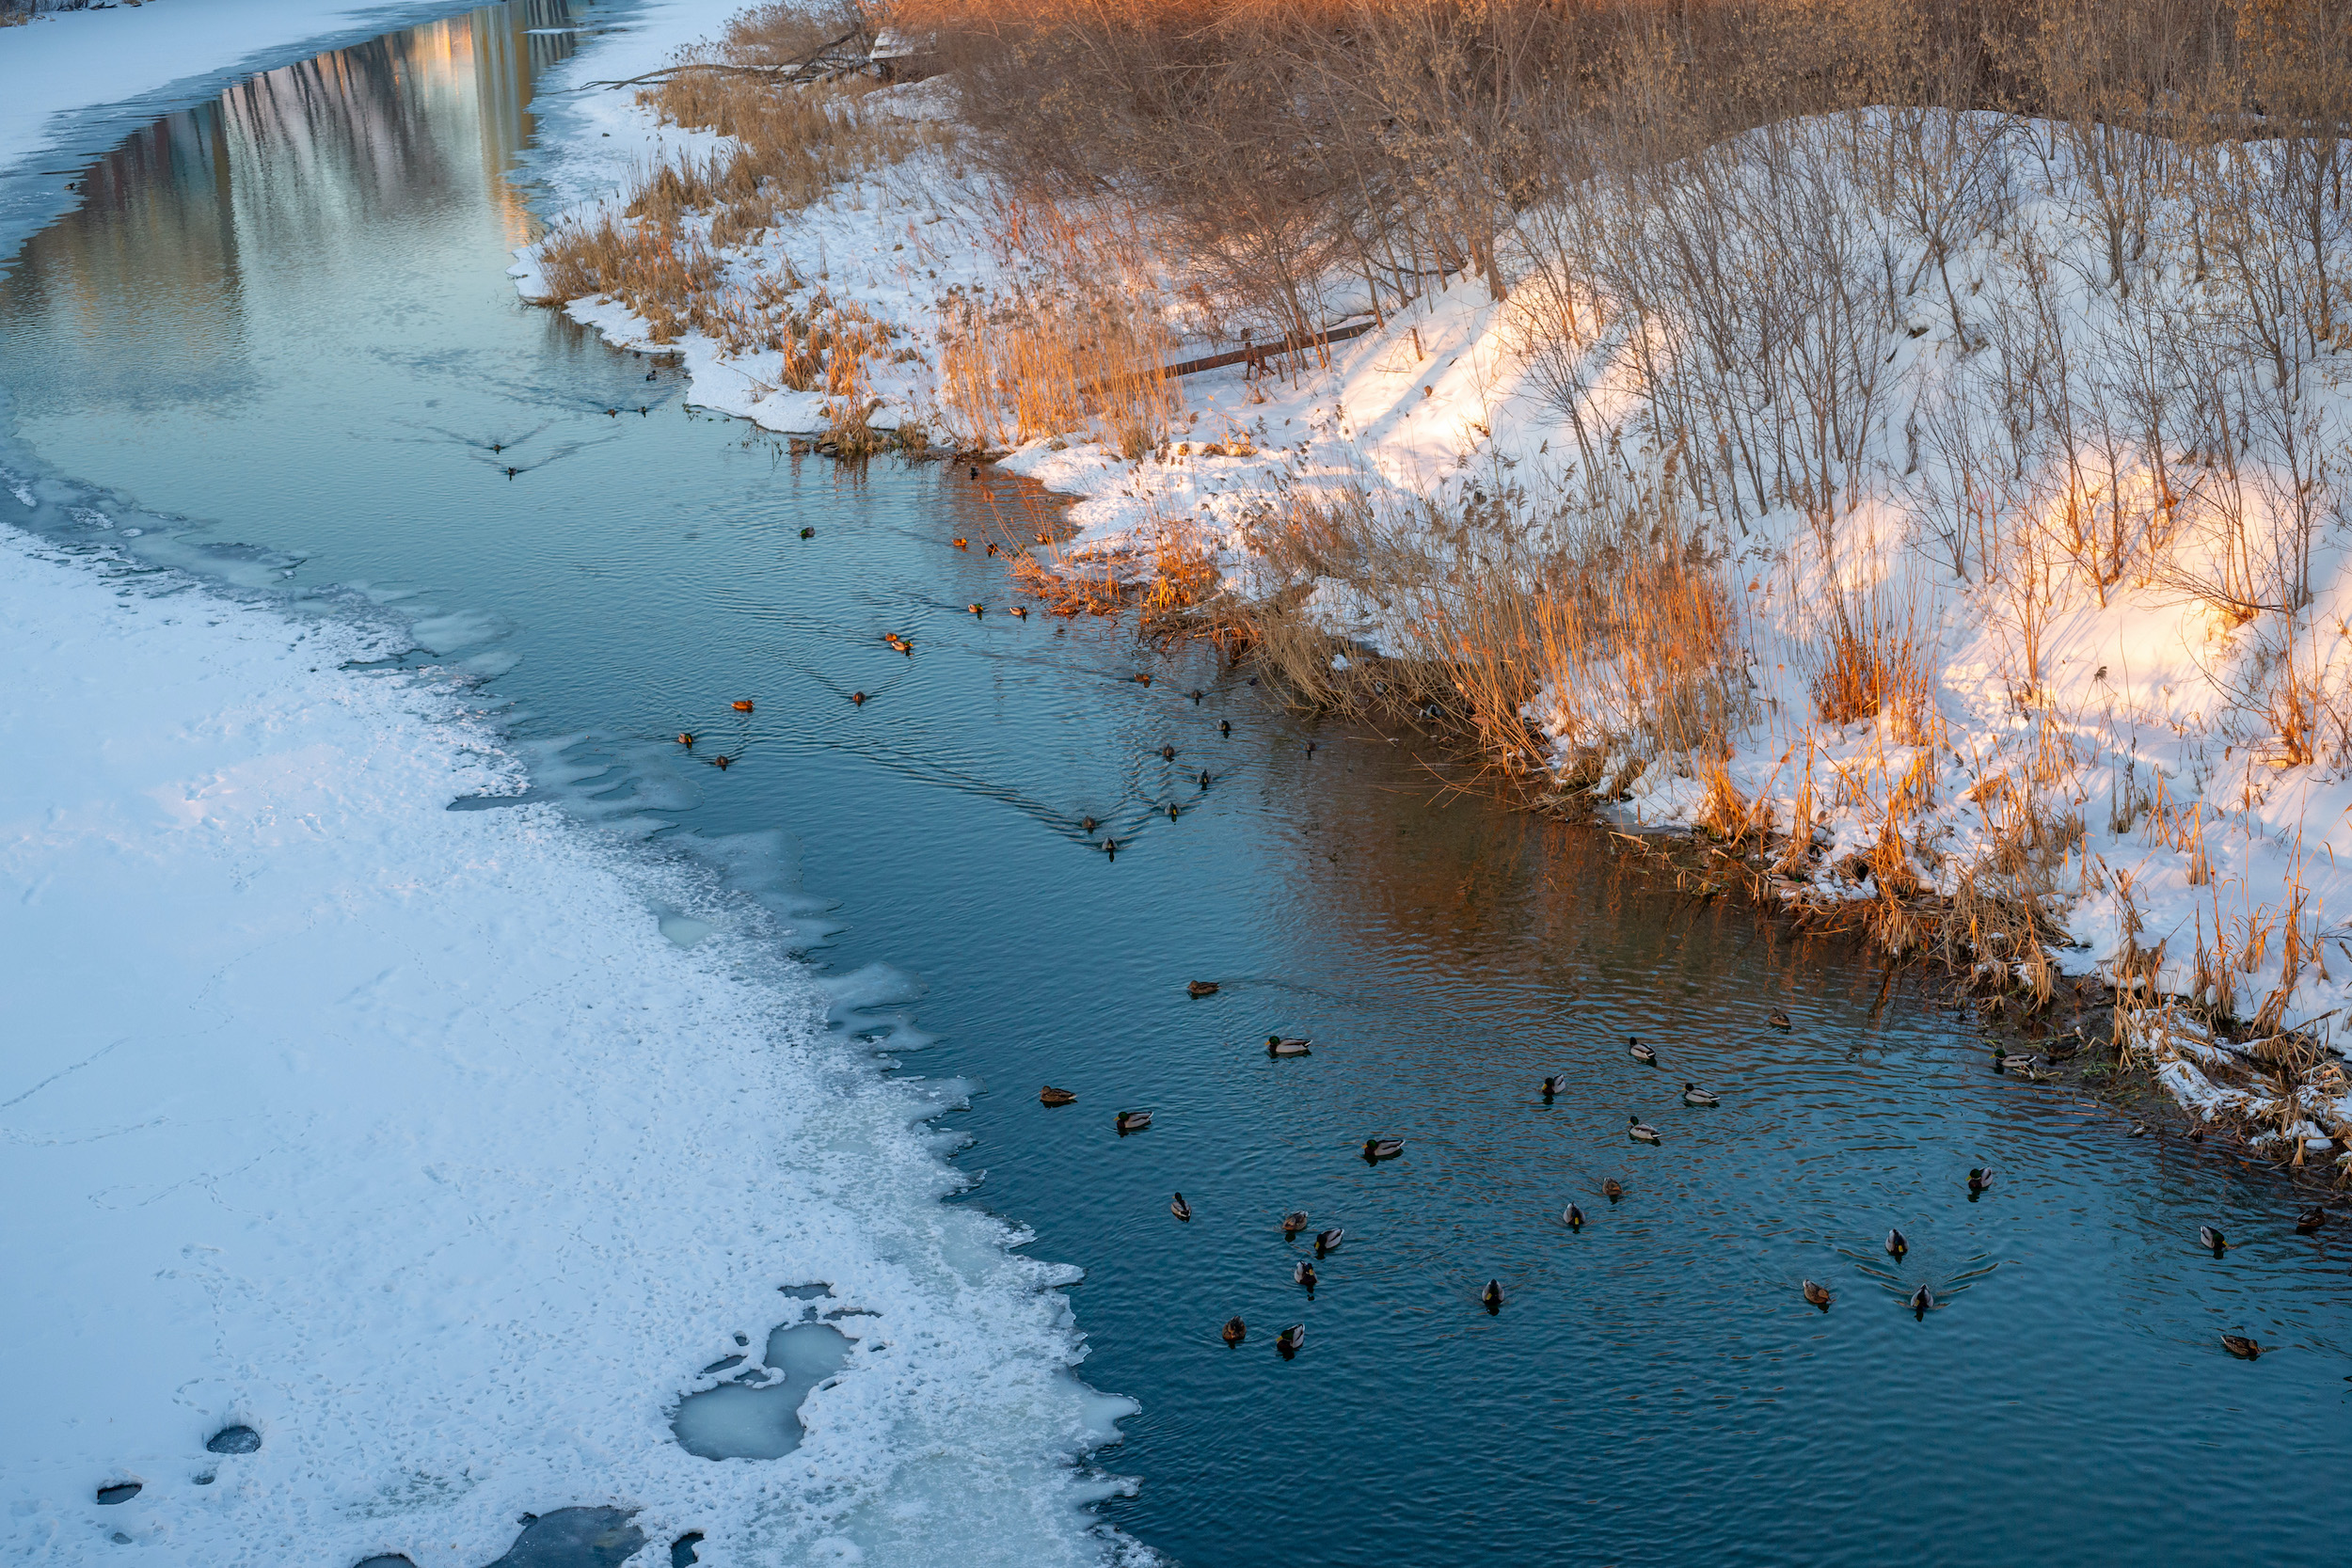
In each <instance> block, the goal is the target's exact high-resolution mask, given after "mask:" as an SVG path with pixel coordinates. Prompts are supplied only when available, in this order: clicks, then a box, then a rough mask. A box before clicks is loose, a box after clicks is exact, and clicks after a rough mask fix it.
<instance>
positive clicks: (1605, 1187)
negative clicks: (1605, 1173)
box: [1600, 1177, 1625, 1203]
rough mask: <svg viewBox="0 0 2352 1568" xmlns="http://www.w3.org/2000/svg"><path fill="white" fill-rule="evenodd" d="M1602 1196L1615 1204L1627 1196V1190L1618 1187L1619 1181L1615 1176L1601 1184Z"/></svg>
mask: <svg viewBox="0 0 2352 1568" xmlns="http://www.w3.org/2000/svg"><path fill="white" fill-rule="evenodd" d="M1600 1196H1603V1197H1605V1198H1607V1199H1608V1200H1609V1201H1610V1202H1612V1203H1614V1202H1616V1201H1617V1199H1619V1198H1621V1197H1623V1196H1625V1189H1624V1188H1623V1187H1620V1186H1618V1185H1617V1179H1616V1178H1615V1177H1611V1178H1610V1179H1609V1180H1606V1181H1604V1182H1602V1183H1601V1184H1600Z"/></svg>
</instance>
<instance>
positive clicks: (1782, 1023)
mask: <svg viewBox="0 0 2352 1568" xmlns="http://www.w3.org/2000/svg"><path fill="white" fill-rule="evenodd" d="M1764 1022H1766V1023H1768V1024H1770V1025H1771V1026H1772V1027H1773V1028H1775V1029H1778V1030H1780V1031H1781V1032H1782V1033H1783V1034H1786V1033H1788V1030H1789V1029H1790V1028H1791V1027H1792V1025H1791V1024H1790V1023H1789V1022H1788V1014H1787V1013H1784V1012H1782V1011H1781V1010H1780V1009H1779V1008H1778V1007H1774V1008H1773V1009H1772V1011H1771V1012H1769V1013H1766V1014H1765V1015H1764Z"/></svg>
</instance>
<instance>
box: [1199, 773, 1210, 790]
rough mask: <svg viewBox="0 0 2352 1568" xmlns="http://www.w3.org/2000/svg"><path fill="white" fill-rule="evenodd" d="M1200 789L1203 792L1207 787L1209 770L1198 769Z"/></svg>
mask: <svg viewBox="0 0 2352 1568" xmlns="http://www.w3.org/2000/svg"><path fill="white" fill-rule="evenodd" d="M1200 787H1201V789H1202V790H1203V791H1206V790H1207V789H1208V787H1209V770H1208V769H1207V768H1202V769H1200Z"/></svg>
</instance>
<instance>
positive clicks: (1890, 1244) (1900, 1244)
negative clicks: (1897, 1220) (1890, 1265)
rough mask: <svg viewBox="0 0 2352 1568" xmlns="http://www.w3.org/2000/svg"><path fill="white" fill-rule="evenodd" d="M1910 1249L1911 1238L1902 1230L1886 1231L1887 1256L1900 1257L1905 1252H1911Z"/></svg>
mask: <svg viewBox="0 0 2352 1568" xmlns="http://www.w3.org/2000/svg"><path fill="white" fill-rule="evenodd" d="M1910 1250H1911V1241H1910V1238H1908V1237H1906V1236H1905V1235H1904V1234H1903V1233H1902V1232H1901V1231H1899V1230H1889V1231H1888V1232H1887V1233H1886V1256H1888V1257H1889V1258H1900V1257H1901V1256H1902V1255H1903V1254H1904V1253H1906V1252H1909V1251H1910Z"/></svg>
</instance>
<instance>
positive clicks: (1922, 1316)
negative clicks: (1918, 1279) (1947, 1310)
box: [1911, 1285, 1935, 1323]
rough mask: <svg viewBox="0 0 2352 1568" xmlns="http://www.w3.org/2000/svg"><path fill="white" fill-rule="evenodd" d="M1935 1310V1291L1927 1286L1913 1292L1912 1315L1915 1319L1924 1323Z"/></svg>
mask: <svg viewBox="0 0 2352 1568" xmlns="http://www.w3.org/2000/svg"><path fill="white" fill-rule="evenodd" d="M1934 1310H1935V1292H1934V1291H1931V1290H1929V1289H1928V1288H1927V1287H1926V1286H1925V1285H1922V1286H1920V1287H1919V1288H1918V1289H1917V1290H1915V1291H1912V1292H1911V1315H1912V1316H1913V1317H1915V1318H1916V1319H1918V1320H1919V1321H1921V1322H1922V1323H1924V1322H1926V1321H1927V1316H1928V1314H1929V1313H1930V1312H1932V1311H1934Z"/></svg>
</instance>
